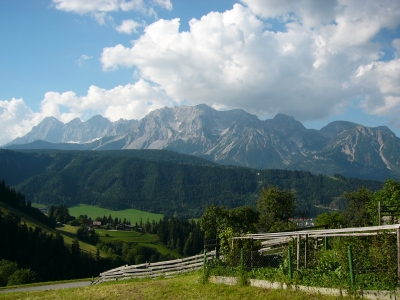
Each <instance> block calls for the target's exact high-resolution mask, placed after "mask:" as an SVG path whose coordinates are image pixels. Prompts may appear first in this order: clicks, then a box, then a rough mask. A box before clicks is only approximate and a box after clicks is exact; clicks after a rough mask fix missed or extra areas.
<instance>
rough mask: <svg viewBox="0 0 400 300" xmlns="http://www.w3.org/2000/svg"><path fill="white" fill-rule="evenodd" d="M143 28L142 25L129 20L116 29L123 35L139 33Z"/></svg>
mask: <svg viewBox="0 0 400 300" xmlns="http://www.w3.org/2000/svg"><path fill="white" fill-rule="evenodd" d="M142 26H143V25H142V24H140V23H138V22H136V21H134V20H132V19H129V20H123V21H122V23H121V25H119V26H117V27H116V28H115V29H116V30H117V31H118V32H121V33H126V34H131V33H132V32H137V29H138V28H139V27H142Z"/></svg>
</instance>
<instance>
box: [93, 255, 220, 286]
mask: <svg viewBox="0 0 400 300" xmlns="http://www.w3.org/2000/svg"><path fill="white" fill-rule="evenodd" d="M215 255H216V253H215V251H210V252H208V253H207V254H206V257H204V254H199V255H195V256H190V257H186V258H181V259H175V260H168V261H161V262H156V263H144V264H140V265H131V266H128V265H126V266H122V267H118V268H115V269H111V270H108V271H106V272H103V273H100V275H99V277H98V278H97V279H96V280H94V281H92V285H93V284H98V283H101V282H105V281H112V280H120V279H129V278H144V277H150V278H152V277H160V276H171V275H176V274H183V273H186V272H190V271H194V270H199V269H200V268H201V267H202V266H203V264H204V259H207V260H209V259H212V258H214V257H215Z"/></svg>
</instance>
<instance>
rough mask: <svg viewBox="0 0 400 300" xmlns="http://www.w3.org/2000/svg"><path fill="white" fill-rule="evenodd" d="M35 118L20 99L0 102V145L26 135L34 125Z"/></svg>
mask: <svg viewBox="0 0 400 300" xmlns="http://www.w3.org/2000/svg"><path fill="white" fill-rule="evenodd" d="M35 118H36V116H35V114H34V113H33V112H32V111H31V109H30V108H29V107H27V106H26V105H25V103H24V101H23V100H22V99H15V98H12V99H11V100H9V101H7V100H4V101H1V100H0V127H1V131H0V145H3V144H5V143H7V142H9V141H10V140H11V139H14V138H16V137H18V136H23V135H25V134H26V133H28V132H29V131H30V130H31V129H32V127H33V126H34V125H35Z"/></svg>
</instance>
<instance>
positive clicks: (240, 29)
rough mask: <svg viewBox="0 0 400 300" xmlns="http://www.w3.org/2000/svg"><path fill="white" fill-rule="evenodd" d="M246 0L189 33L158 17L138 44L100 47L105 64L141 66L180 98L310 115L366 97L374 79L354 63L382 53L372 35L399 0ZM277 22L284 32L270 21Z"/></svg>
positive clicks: (390, 20) (378, 89) (395, 12)
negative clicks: (365, 86) (363, 72)
mask: <svg viewBox="0 0 400 300" xmlns="http://www.w3.org/2000/svg"><path fill="white" fill-rule="evenodd" d="M242 2H243V3H244V4H245V6H244V5H240V4H236V5H234V6H233V8H232V9H231V10H228V11H225V12H223V13H217V12H211V13H209V14H207V15H205V16H203V17H202V18H201V19H200V20H197V19H192V20H191V21H190V24H189V25H190V30H189V31H187V32H181V31H180V30H179V27H180V20H179V19H173V20H158V21H157V22H154V23H153V24H150V25H149V26H147V27H146V28H145V30H144V33H143V35H142V36H140V37H139V38H138V39H137V40H135V41H133V42H132V46H124V45H121V44H118V45H115V46H113V47H107V48H104V49H103V53H102V57H101V62H102V65H103V69H104V70H116V69H118V68H120V67H126V68H130V67H135V68H137V70H138V74H139V76H141V77H142V78H145V79H146V80H149V81H151V82H154V83H156V84H158V85H159V86H160V87H161V88H162V89H164V90H165V92H166V93H167V94H168V95H169V96H171V97H172V98H173V99H175V101H176V102H177V103H183V102H185V103H188V102H189V103H191V104H198V103H206V104H209V105H211V106H214V107H219V108H226V109H228V108H233V107H241V108H244V109H246V110H248V111H250V112H253V113H256V114H258V115H259V116H260V115H273V114H275V113H277V112H283V113H287V114H290V115H294V116H296V118H298V119H300V120H303V121H305V120H313V119H318V118H323V117H326V116H328V115H330V114H332V113H335V112H337V111H338V110H340V109H343V107H344V106H345V105H346V104H347V103H350V102H351V101H352V100H353V99H355V98H360V97H364V98H366V93H367V91H368V89H363V88H362V85H363V84H367V83H366V82H367V81H368V80H367V79H365V80H361V78H358V77H356V75H357V72H358V71H357V70H359V68H362V67H363V66H364V67H366V66H368V65H369V64H371V63H374V62H378V61H379V60H380V58H381V56H382V52H381V47H382V46H381V45H380V44H379V43H376V42H374V41H373V38H374V37H375V36H376V35H377V34H378V33H379V32H380V31H381V30H382V29H384V28H389V29H393V28H396V27H397V26H398V25H399V24H400V3H399V2H398V1H350V2H349V1H344V0H343V1H342V0H338V1H318V0H301V1H297V0H296V1H294V0H293V1H262V0H242ZM272 19H273V20H274V21H275V22H280V23H281V24H283V30H274V28H270V27H268V26H267V24H270V23H271V20H272ZM397 45H398V42H397V41H394V42H393V47H394V48H395V47H397ZM393 63H394V64H395V62H393ZM389 65H391V64H389V63H387V65H386V66H387V68H389ZM391 67H392V66H391ZM377 69H379V68H377ZM379 72H381V73H382V72H385V71H383V70H381V71H379ZM379 72H378V70H377V71H375V72H370V73H369V75H368V78H369V77H371V76H372V77H374V76H378V73H379ZM388 73H389V72H388ZM364 78H367V77H364ZM395 79H396V78H394V79H393V80H395ZM393 80H392V79H390V80H389V79H388V80H387V81H386V82H382V80H381V82H380V83H377V82H368V84H372V85H373V86H375V89H374V95H372V94H371V95H369V97H376V96H377V95H380V96H382V95H383V94H382V93H383V90H387V89H384V88H383V87H384V86H387V85H390V84H393V83H394V81H393ZM371 81H373V80H371ZM369 88H370V89H371V87H369ZM388 96H393V97H394V96H395V94H390V93H389V94H388ZM389 102H390V103H394V102H395V101H394V100H393V99H392V100H391V101H389ZM389 102H388V103H389ZM365 103H366V104H365V106H364V107H365V109H366V110H367V111H368V112H371V113H374V112H377V110H376V109H372V108H371V109H368V107H369V106H368V105H369V103H370V101H368V102H365ZM381 103H384V102H381ZM385 111H387V112H389V110H385Z"/></svg>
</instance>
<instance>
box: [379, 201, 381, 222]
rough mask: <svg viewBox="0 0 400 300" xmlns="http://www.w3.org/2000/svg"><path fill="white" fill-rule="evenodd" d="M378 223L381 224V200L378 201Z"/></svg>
mask: <svg viewBox="0 0 400 300" xmlns="http://www.w3.org/2000/svg"><path fill="white" fill-rule="evenodd" d="M378 225H379V226H381V201H378Z"/></svg>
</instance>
